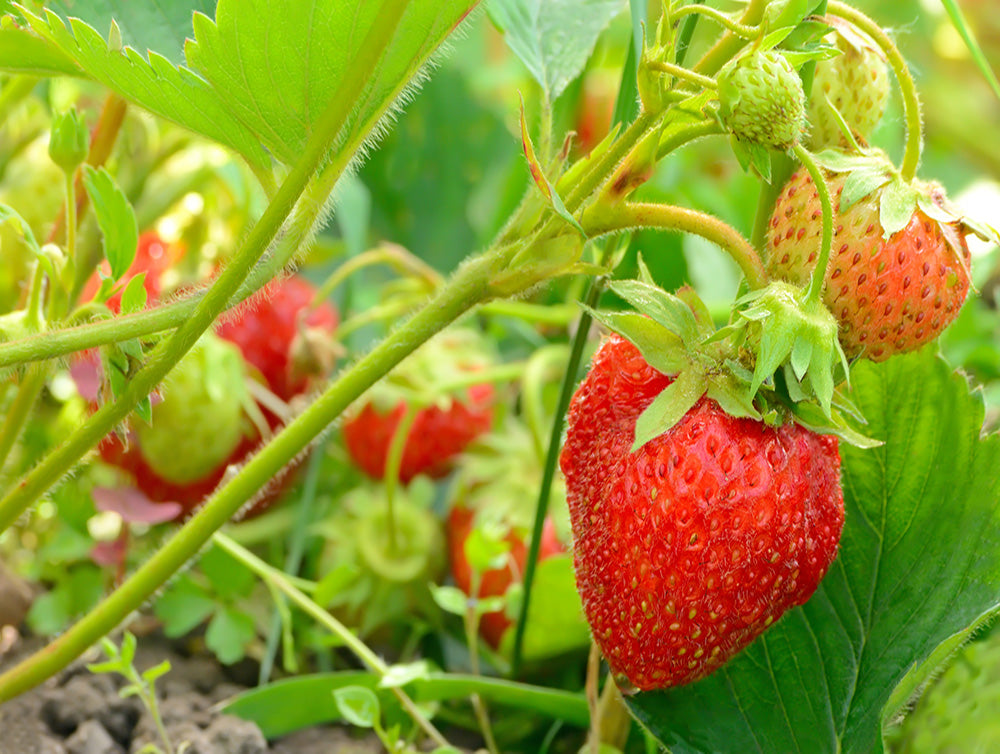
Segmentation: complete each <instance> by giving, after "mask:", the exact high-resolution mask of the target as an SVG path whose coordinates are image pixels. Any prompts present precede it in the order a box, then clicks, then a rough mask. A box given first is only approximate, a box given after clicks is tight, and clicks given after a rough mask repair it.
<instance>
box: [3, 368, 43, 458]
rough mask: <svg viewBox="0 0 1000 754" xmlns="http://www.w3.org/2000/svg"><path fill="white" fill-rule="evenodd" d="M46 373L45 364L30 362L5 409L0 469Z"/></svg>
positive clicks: (40, 388)
mask: <svg viewBox="0 0 1000 754" xmlns="http://www.w3.org/2000/svg"><path fill="white" fill-rule="evenodd" d="M48 374H49V367H48V365H47V364H44V363H42V364H32V365H31V366H30V367H28V369H27V371H26V372H25V374H24V377H23V378H22V379H21V382H20V384H18V386H17V395H15V396H14V401H13V402H12V403H11V405H10V408H9V409H7V415H6V416H5V417H4V420H3V427H2V428H0V471H2V470H3V468H4V466H6V464H7V458H8V456H9V455H10V452H11V450H13V449H14V446H15V445H16V444H17V439H18V438H19V437H20V436H21V431H22V430H23V429H24V425H25V424H26V423H27V421H28V417H29V416H31V411H32V409H34V407H35V402H36V401H37V400H38V396H39V395H41V393H42V388H44V387H45V380H46V378H47V377H48Z"/></svg>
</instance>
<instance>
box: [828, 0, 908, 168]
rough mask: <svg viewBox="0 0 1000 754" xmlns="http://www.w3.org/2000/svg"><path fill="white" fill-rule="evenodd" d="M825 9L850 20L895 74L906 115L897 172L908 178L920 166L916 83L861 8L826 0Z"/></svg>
mask: <svg viewBox="0 0 1000 754" xmlns="http://www.w3.org/2000/svg"><path fill="white" fill-rule="evenodd" d="M827 12H828V13H829V14H830V15H831V16H837V17H838V18H842V19H844V20H845V21H850V22H851V23H852V24H854V25H855V26H857V27H858V28H859V29H860V30H861V31H863V32H864V33H865V34H867V35H868V36H869V37H871V38H872V40H873V41H874V42H875V44H877V45H878V46H879V47H880V48H881V49H882V52H884V53H885V56H886V59H887V60H888V61H889V65H890V66H891V67H892V71H893V73H895V74H896V81H897V82H898V84H899V91H900V93H902V95H903V110H904V112H905V114H906V151H905V152H904V153H903V164H902V166H901V167H900V175H901V176H902V178H903V180H904V181H907V182H909V181H912V180H913V178H914V176H916V174H917V167H919V165H920V151H921V149H922V148H923V133H922V122H923V117H922V115H921V111H920V96H919V95H918V93H917V85H916V83H914V81H913V74H912V73H910V68H909V66H907V65H906V61H905V60H904V59H903V55H902V53H900V51H899V48H898V47H896V44H895V43H894V42H893V41H892V38H891V37H890V36H889V35H888V34H886V33H885V30H884V29H882V27H881V26H879V25H878V24H877V23H875V22H874V21H873V20H872V19H870V18H869V17H868V16H866V15H865V14H864V13H862V12H861V11H859V10H857V9H856V8H852V7H851V6H849V5H845V4H844V3H841V2H837V0H830V2H829V3H828V4H827Z"/></svg>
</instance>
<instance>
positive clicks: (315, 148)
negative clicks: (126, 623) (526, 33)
mask: <svg viewBox="0 0 1000 754" xmlns="http://www.w3.org/2000/svg"><path fill="white" fill-rule="evenodd" d="M408 2H409V0H384V3H383V8H382V10H381V11H380V13H383V12H384V13H385V14H386V15H385V18H388V19H393V20H392V22H390V23H386V24H375V25H374V26H373V27H372V30H371V31H370V32H369V39H366V40H365V43H364V44H363V45H362V46H361V50H362V53H361V54H362V56H363V57H370V58H371V60H370V61H369V60H360V61H358V66H359V68H360V69H361V70H364V69H365V68H366V67H370V66H371V65H374V63H375V62H376V61H377V59H378V57H380V56H381V53H382V51H383V49H384V47H385V45H386V44H388V42H389V40H391V39H392V35H393V34H394V32H395V29H396V25H397V24H398V23H399V16H400V15H401V14H402V12H403V10H404V9H405V7H406V5H407V4H408ZM363 83H364V82H363V80H362V79H361V78H360V77H348V78H347V79H345V83H344V84H343V85H342V87H341V90H340V91H338V92H336V93H335V94H334V95H333V96H332V98H331V101H330V104H329V105H328V106H327V108H326V110H325V111H324V112H323V114H322V116H321V117H320V119H319V121H318V122H317V124H316V127H315V130H314V131H313V133H312V135H311V136H310V138H309V142H308V143H307V145H306V148H305V150H304V153H303V155H302V159H301V160H299V162H298V163H297V164H296V165H295V167H294V168H293V169H292V171H291V172H290V173H289V174H288V177H287V178H286V179H285V180H284V181H283V182H282V184H281V187H280V188H279V189H278V191H277V193H276V194H275V196H274V198H273V200H272V201H271V202H270V204H268V207H267V209H266V210H265V212H264V214H263V215H262V216H261V218H260V220H259V221H258V222H257V223H256V224H255V225H254V227H253V229H252V230H251V231H250V234H249V235H248V236H247V238H246V240H245V241H244V243H243V246H242V248H241V249H240V251H239V253H238V254H237V255H236V256H235V258H234V259H233V260H232V262H231V263H230V264H229V265H227V266H226V268H225V269H224V270H223V271H222V274H221V275H219V277H218V279H217V280H216V281H215V283H214V284H213V285H212V287H211V288H210V289H209V290H208V292H207V293H206V294H205V295H204V297H203V298H202V299H201V300H200V301H199V302H198V305H197V306H196V307H195V309H194V311H193V312H192V313H191V316H190V318H189V319H187V320H186V321H185V322H184V323H183V324H181V325H180V327H179V328H178V329H177V331H176V332H174V334H173V335H172V336H171V337H170V338H169V339H167V340H165V341H164V342H162V343H161V344H160V345H158V346H157V347H156V348H155V349H154V350H153V351H152V353H150V355H149V358H148V360H147V363H146V366H145V367H143V368H142V369H140V370H139V371H138V372H137V373H136V374H135V375H134V376H132V378H131V379H130V380H129V382H128V384H127V386H126V388H125V390H124V391H122V393H121V395H120V396H119V398H118V400H116V401H115V402H114V403H109V404H107V405H105V406H103V407H102V408H101V409H100V410H98V411H97V412H96V413H95V414H93V415H92V416H91V417H90V419H88V420H87V421H86V422H84V424H83V425H81V426H80V427H79V428H78V429H77V430H76V431H75V432H74V433H73V434H72V435H71V436H70V437H69V438H68V439H67V441H66V442H65V443H64V444H63V445H61V446H60V447H58V448H56V449H55V450H54V451H53V452H52V453H50V454H49V455H48V456H47V457H46V458H45V460H44V461H42V462H41V463H40V464H39V465H38V466H37V467H35V469H34V470H33V471H32V472H31V473H29V474H28V476H27V477H25V478H24V479H23V480H22V481H21V483H20V484H19V485H18V486H17V488H16V489H14V490H13V491H12V492H11V493H9V494H8V495H6V496H5V497H4V498H3V499H2V500H0V531H3V530H5V529H6V528H7V527H8V526H10V524H11V523H12V522H13V521H14V520H15V519H16V518H17V517H18V516H19V515H20V514H21V513H22V512H23V511H24V510H25V509H26V508H27V507H28V506H29V505H31V503H32V502H34V501H35V500H36V499H38V497H39V496H40V495H42V494H43V493H44V492H45V491H46V490H47V489H49V488H50V487H51V486H52V485H53V484H54V483H56V482H57V481H58V480H60V479H62V478H63V477H64V476H65V475H66V474H67V473H68V472H69V471H70V470H71V469H72V468H73V466H75V465H76V463H77V462H78V461H79V460H80V459H81V458H82V457H83V455H84V454H85V453H86V452H87V451H88V450H89V449H90V448H92V447H93V446H94V445H96V444H97V443H98V442H99V441H100V440H101V438H103V437H104V436H105V435H107V434H108V433H109V432H110V431H112V429H114V427H115V425H117V424H118V423H120V422H122V421H124V420H125V418H126V417H127V416H128V414H129V413H130V412H131V411H132V409H134V408H135V406H136V405H137V404H138V403H139V401H141V400H142V399H143V398H145V397H146V396H147V395H149V393H150V392H152V391H153V390H154V389H155V388H156V386H157V384H159V382H160V381H161V380H162V379H163V378H164V376H166V374H167V372H169V371H170V369H171V368H173V366H174V365H175V364H176V363H177V362H178V361H179V360H180V359H181V357H182V356H183V355H184V354H185V353H187V351H188V350H189V349H190V348H191V347H192V346H193V345H194V344H195V342H196V341H197V340H198V338H199V337H200V336H201V335H202V333H204V332H205V331H206V330H207V329H208V328H209V327H210V326H211V325H212V322H214V321H215V319H216V317H218V315H219V314H220V313H221V312H222V311H223V310H224V309H225V308H226V305H227V303H228V302H229V300H230V299H231V298H232V297H233V295H234V294H235V293H236V291H237V290H238V289H239V287H240V285H241V284H242V283H243V282H244V280H245V279H246V277H247V275H248V274H249V273H250V271H251V269H252V268H253V266H254V265H255V264H256V263H257V261H258V260H259V259H260V258H261V256H262V255H263V254H264V253H265V252H266V251H267V248H268V246H269V245H270V244H271V242H272V241H273V240H274V238H275V236H276V235H277V234H278V232H279V231H280V229H281V226H282V224H283V223H284V222H285V220H286V219H287V218H288V216H289V215H290V214H291V212H292V209H293V207H294V206H295V202H296V201H297V200H298V198H299V197H300V196H301V195H302V193H303V191H304V190H305V189H306V187H307V186H308V185H309V182H310V179H311V178H312V176H313V175H314V174H315V173H316V172H317V171H318V170H319V168H320V166H321V165H322V164H323V162H324V160H325V159H326V158H327V154H328V152H329V150H330V145H331V144H332V143H333V142H334V139H335V138H336V136H337V134H338V133H339V132H340V130H341V128H342V127H343V125H344V122H345V121H346V119H347V117H348V115H349V114H350V109H351V104H352V103H353V102H354V101H355V97H356V96H357V94H358V93H359V92H360V90H361V87H362V86H363Z"/></svg>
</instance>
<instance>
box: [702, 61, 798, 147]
mask: <svg viewBox="0 0 1000 754" xmlns="http://www.w3.org/2000/svg"><path fill="white" fill-rule="evenodd" d="M718 86H719V104H720V109H719V114H720V116H721V117H722V122H723V124H724V125H725V126H726V128H727V129H729V131H730V132H731V133H732V134H733V136H735V137H736V139H737V140H738V141H741V142H746V143H748V144H749V145H752V146H762V147H769V148H772V149H778V150H782V151H783V150H786V149H790V148H791V147H793V146H794V145H795V144H797V143H798V141H799V139H800V137H801V136H802V133H803V132H804V130H805V126H806V115H805V93H804V92H803V91H802V81H801V80H800V79H799V75H798V74H797V73H796V72H795V69H794V68H792V66H791V64H790V63H789V62H788V60H787V59H786V58H785V57H784V56H783V55H782V54H781V53H780V52H778V51H777V50H756V51H753V52H751V53H749V54H747V55H743V56H741V57H739V58H736V59H734V60H732V61H730V62H729V63H728V64H727V65H726V66H725V67H724V68H723V69H722V70H721V71H720V72H719V77H718Z"/></svg>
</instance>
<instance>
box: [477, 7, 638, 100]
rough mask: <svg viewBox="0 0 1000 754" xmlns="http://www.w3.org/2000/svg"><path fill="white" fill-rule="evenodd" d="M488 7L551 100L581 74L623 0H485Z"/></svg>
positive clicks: (619, 10) (495, 21) (515, 52)
mask: <svg viewBox="0 0 1000 754" xmlns="http://www.w3.org/2000/svg"><path fill="white" fill-rule="evenodd" d="M487 8H488V9H489V12H490V16H491V17H492V18H493V21H494V23H496V25H497V26H498V27H500V30H501V31H503V33H504V36H505V38H506V40H507V44H508V45H509V46H510V49H511V50H513V51H514V54H515V55H517V56H518V57H519V58H520V59H521V60H522V61H523V62H524V64H525V65H526V66H528V70H529V71H530V72H531V75H532V76H534V77H535V80H536V81H538V83H539V84H541V86H542V88H543V89H544V90H545V92H546V93H547V94H548V96H549V98H550V99H552V100H554V99H555V98H556V97H558V96H559V95H560V94H562V92H563V90H564V89H565V88H566V86H567V85H568V84H569V82H570V81H572V80H573V79H575V78H576V77H577V76H578V75H579V74H580V71H582V70H583V67H584V65H586V63H587V59H588V58H589V57H590V53H591V52H593V50H594V45H595V44H597V38H598V37H599V36H600V35H601V32H602V31H604V27H605V26H607V25H608V23H609V22H610V21H611V19H612V18H614V17H615V16H617V15H618V14H619V13H620V12H621V11H622V9H623V8H624V2H623V0H490V2H489V4H488V6H487Z"/></svg>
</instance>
